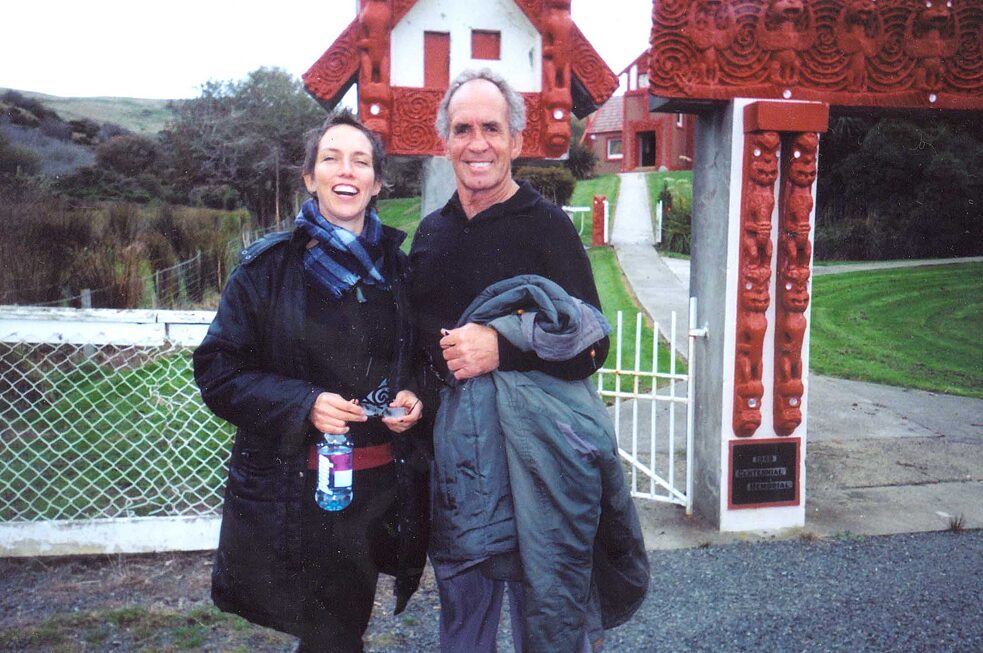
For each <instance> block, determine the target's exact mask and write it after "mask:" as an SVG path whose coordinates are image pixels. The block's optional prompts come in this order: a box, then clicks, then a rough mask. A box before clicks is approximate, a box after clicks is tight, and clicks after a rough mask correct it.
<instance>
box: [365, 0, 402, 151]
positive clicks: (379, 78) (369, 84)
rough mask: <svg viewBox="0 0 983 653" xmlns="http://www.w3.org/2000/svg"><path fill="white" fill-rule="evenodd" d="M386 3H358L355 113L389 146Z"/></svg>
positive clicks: (372, 0) (381, 0) (389, 18)
mask: <svg viewBox="0 0 983 653" xmlns="http://www.w3.org/2000/svg"><path fill="white" fill-rule="evenodd" d="M392 17H393V16H392V10H391V9H390V7H389V0H362V9H361V11H360V12H359V14H358V41H357V42H356V45H357V46H358V50H359V54H360V58H361V61H360V69H359V76H358V85H359V89H358V113H359V117H361V119H362V122H363V123H365V126H366V127H368V128H369V129H371V130H372V131H374V132H376V133H377V134H379V136H380V137H381V138H382V140H383V142H384V143H385V144H386V145H389V140H390V135H391V134H390V132H391V127H392V107H393V100H392V88H391V86H390V75H389V73H390V68H389V34H390V32H391V31H392Z"/></svg>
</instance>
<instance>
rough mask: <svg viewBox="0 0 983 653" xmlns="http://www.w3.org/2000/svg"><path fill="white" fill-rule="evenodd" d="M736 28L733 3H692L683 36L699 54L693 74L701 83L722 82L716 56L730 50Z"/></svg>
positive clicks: (708, 0) (706, 0)
mask: <svg viewBox="0 0 983 653" xmlns="http://www.w3.org/2000/svg"><path fill="white" fill-rule="evenodd" d="M737 29H738V27H737V21H736V20H735V19H734V10H733V9H732V8H731V6H730V3H728V2H724V1H723V0H693V2H692V4H690V8H689V21H688V22H687V23H686V24H685V25H684V26H683V34H684V35H686V37H687V38H689V40H690V41H692V42H693V46H694V47H695V48H696V49H697V50H699V52H700V58H699V60H698V61H696V62H695V63H694V64H693V72H694V73H695V75H696V79H697V80H698V81H699V82H700V83H703V84H716V83H717V81H718V80H719V79H720V63H719V61H718V55H717V53H718V51H720V50H726V49H727V48H729V47H730V45H731V43H732V42H733V41H734V37H735V36H737Z"/></svg>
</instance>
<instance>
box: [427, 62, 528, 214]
mask: <svg viewBox="0 0 983 653" xmlns="http://www.w3.org/2000/svg"><path fill="white" fill-rule="evenodd" d="M447 115H448V118H449V122H450V133H449V134H448V136H447V143H446V146H447V157H448V158H449V159H450V161H451V164H452V165H453V166H454V175H455V176H456V177H457V186H458V191H459V193H460V194H461V195H462V196H463V195H464V194H465V193H468V194H470V195H472V196H474V195H478V196H479V197H487V198H489V199H494V200H495V201H501V200H502V199H505V197H507V196H508V190H509V188H510V186H511V181H512V169H511V168H512V159H514V158H515V157H517V156H518V155H519V152H520V151H521V150H522V135H521V134H518V135H516V136H512V134H510V133H509V125H508V105H507V104H506V102H505V97H504V96H502V92H501V91H499V90H498V87H497V86H495V85H494V84H492V83H491V82H489V81H488V80H484V79H475V80H472V81H470V82H467V83H466V84H464V85H463V86H461V87H460V88H459V89H458V90H457V92H456V93H454V95H453V97H452V98H451V101H450V104H449V105H448V107H447ZM500 193H501V194H503V195H504V196H505V197H498V196H499V194H500ZM462 199H463V198H462Z"/></svg>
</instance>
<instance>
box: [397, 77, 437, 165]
mask: <svg viewBox="0 0 983 653" xmlns="http://www.w3.org/2000/svg"><path fill="white" fill-rule="evenodd" d="M392 91H393V124H392V140H391V142H390V146H389V153H390V154H405V155H419V156H427V155H439V154H442V153H443V151H444V146H443V143H442V142H441V140H440V137H439V136H438V135H437V130H436V129H435V128H434V121H435V120H436V118H437V105H438V104H440V99H441V98H442V97H443V95H444V92H443V91H441V90H439V89H425V88H405V87H393V90H392Z"/></svg>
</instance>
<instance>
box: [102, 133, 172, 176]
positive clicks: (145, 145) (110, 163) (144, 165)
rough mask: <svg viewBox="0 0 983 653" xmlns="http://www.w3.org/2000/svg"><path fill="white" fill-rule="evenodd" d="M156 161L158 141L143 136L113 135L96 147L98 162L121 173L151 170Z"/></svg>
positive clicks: (137, 173) (130, 173) (134, 174)
mask: <svg viewBox="0 0 983 653" xmlns="http://www.w3.org/2000/svg"><path fill="white" fill-rule="evenodd" d="M156 161H157V143H156V142H154V141H152V140H150V139H149V138H144V137H143V136H136V135H120V136H113V137H112V138H110V139H109V140H108V141H106V142H105V143H100V144H99V146H98V147H96V163H98V164H99V166H100V167H103V168H108V169H110V170H112V171H113V172H118V173H119V174H121V175H127V176H131V177H132V176H136V175H139V174H142V173H145V172H150V168H151V166H153V165H154V163H156Z"/></svg>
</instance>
